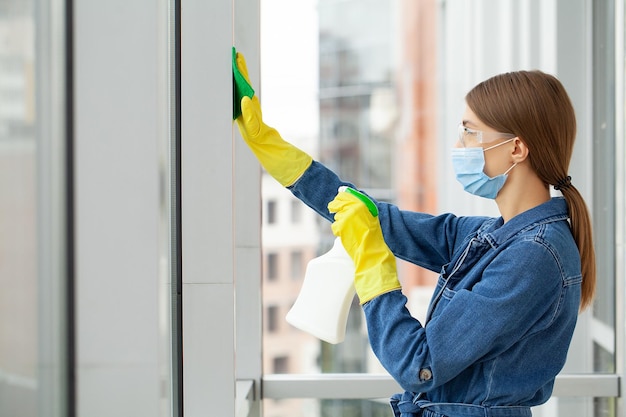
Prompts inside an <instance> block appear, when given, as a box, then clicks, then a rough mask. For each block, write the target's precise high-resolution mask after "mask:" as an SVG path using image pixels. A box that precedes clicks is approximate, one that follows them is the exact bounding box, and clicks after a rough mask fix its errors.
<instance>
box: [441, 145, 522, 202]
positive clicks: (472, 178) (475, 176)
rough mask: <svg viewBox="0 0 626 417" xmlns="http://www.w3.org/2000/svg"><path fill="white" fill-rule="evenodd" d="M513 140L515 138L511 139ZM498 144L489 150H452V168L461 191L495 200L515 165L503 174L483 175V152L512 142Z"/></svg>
mask: <svg viewBox="0 0 626 417" xmlns="http://www.w3.org/2000/svg"><path fill="white" fill-rule="evenodd" d="M513 139H515V138H513ZM513 139H509V140H507V141H506V142H502V143H498V144H497V145H494V146H491V147H489V148H481V147H472V148H453V149H452V166H453V167H454V172H455V174H456V179H457V180H458V181H459V182H460V183H461V184H462V185H463V189H464V190H465V191H467V192H468V193H470V194H474V195H477V196H479V197H485V198H496V196H497V195H498V192H499V191H500V189H501V188H502V186H504V182H505V181H506V178H507V174H508V173H509V171H510V170H512V169H513V167H515V165H517V164H513V166H511V168H509V169H507V170H506V172H504V173H503V174H500V175H497V176H495V177H493V178H492V177H489V176H488V175H487V174H485V172H484V169H485V152H486V151H488V150H489V149H493V148H496V147H498V146H500V145H504V144H505V143H508V142H510V141H512V140H513Z"/></svg>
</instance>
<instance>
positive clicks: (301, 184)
mask: <svg viewBox="0 0 626 417" xmlns="http://www.w3.org/2000/svg"><path fill="white" fill-rule="evenodd" d="M341 185H349V186H352V185H351V184H349V183H345V182H342V181H341V180H340V179H339V178H338V177H337V176H336V175H335V174H334V173H333V172H332V171H330V170H328V169H327V168H326V167H324V166H323V165H322V164H320V163H318V162H315V161H314V162H313V164H312V165H311V167H310V168H308V169H307V171H306V172H305V173H304V174H303V175H302V177H301V178H300V179H299V180H298V181H297V182H296V183H295V184H294V185H292V186H291V187H289V188H290V189H291V191H292V193H293V194H294V195H295V196H296V197H298V198H299V199H301V200H302V201H303V202H304V203H305V204H307V205H308V206H309V207H311V208H313V209H314V210H315V211H316V212H317V213H319V214H320V215H322V216H323V217H324V218H326V219H328V220H330V221H332V220H333V215H332V214H331V213H329V212H328V208H327V204H328V203H329V202H330V201H331V200H332V199H333V198H334V197H335V195H336V194H337V189H338V187H339V186H341ZM376 204H377V206H378V209H379V218H380V224H381V227H382V231H383V235H384V238H385V242H386V243H387V245H388V246H389V248H390V249H391V251H392V252H393V253H394V255H395V256H396V257H397V258H400V259H403V260H405V261H408V262H411V263H414V264H417V265H420V266H422V267H424V268H426V269H429V270H432V271H435V272H439V273H440V275H439V279H438V282H437V286H436V288H435V291H434V294H433V297H432V299H431V302H430V305H429V312H428V318H427V320H426V323H420V322H419V321H418V320H416V319H414V318H413V317H412V316H411V315H410V314H409V311H408V310H407V308H406V306H405V305H406V302H407V299H406V298H405V296H404V295H403V294H402V292H401V291H399V290H398V291H392V292H389V293H385V294H382V295H379V296H378V297H376V298H374V299H373V300H371V301H369V302H368V303H366V304H365V305H364V306H363V310H364V312H365V317H366V321H367V328H368V332H369V339H370V344H371V346H372V349H373V351H374V353H375V354H376V356H377V357H378V359H379V360H380V362H381V364H382V365H383V366H384V367H385V369H386V370H387V371H388V372H389V374H390V375H391V376H392V377H393V378H394V379H395V380H396V381H397V382H398V383H399V384H400V386H401V387H402V388H403V389H404V390H406V392H405V393H404V394H400V395H397V396H394V397H393V398H392V408H394V412H395V413H396V416H403V417H404V416H414V415H424V416H427V415H428V416H444V415H446V416H474V415H481V416H482V415H486V416H487V415H491V416H529V415H530V409H529V407H531V406H535V405H539V404H542V403H544V402H545V401H546V400H548V398H549V397H550V395H551V393H552V388H553V385H554V379H555V376H556V375H557V374H558V373H559V371H560V370H561V369H562V367H563V365H564V363H565V359H566V355H567V350H568V347H569V344H570V341H571V338H572V334H573V332H574V327H575V325H576V320H577V317H578V311H579V303H580V284H581V281H582V275H581V270H580V256H579V252H578V249H577V247H576V244H575V242H574V239H573V237H572V234H571V231H570V228H569V223H568V221H567V219H568V213H567V204H566V202H565V200H564V199H563V198H552V199H551V200H550V201H548V202H546V203H544V204H542V205H540V206H537V207H535V208H532V209H530V210H528V211H526V212H524V213H521V214H519V215H518V216H516V217H514V218H512V219H510V220H509V221H508V222H506V223H504V222H503V220H502V218H489V217H457V216H454V215H452V214H443V215H439V216H433V215H429V214H424V213H416V212H407V211H401V210H399V209H398V207H396V206H394V205H391V204H387V203H382V202H376Z"/></svg>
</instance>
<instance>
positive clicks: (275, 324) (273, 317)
mask: <svg viewBox="0 0 626 417" xmlns="http://www.w3.org/2000/svg"><path fill="white" fill-rule="evenodd" d="M278 312H279V308H278V307H277V306H269V307H267V309H266V317H265V319H266V323H267V324H266V326H265V328H266V329H267V331H268V332H270V333H273V332H275V331H277V330H278V328H279V320H280V319H282V318H279V317H278Z"/></svg>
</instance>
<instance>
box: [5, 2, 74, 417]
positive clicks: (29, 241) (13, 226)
mask: <svg viewBox="0 0 626 417" xmlns="http://www.w3.org/2000/svg"><path fill="white" fill-rule="evenodd" d="M65 11H66V4H65V2H63V1H57V2H53V4H48V2H44V3H42V4H39V3H38V2H34V1H31V0H8V1H2V2H0V190H1V191H0V287H1V288H2V291H0V352H1V353H0V397H1V399H0V415H3V416H4V415H7V416H8V415H21V416H29V417H35V416H40V417H43V416H51V417H61V416H67V415H69V413H70V412H71V411H70V410H71V409H72V407H73V404H72V403H71V398H72V394H73V385H72V383H71V381H70V378H69V372H70V367H71V363H70V360H68V357H69V354H68V352H69V351H70V348H71V345H72V338H71V336H72V335H71V333H70V331H69V329H71V327H72V326H71V322H70V320H71V316H70V314H68V308H67V306H68V305H71V304H70V303H71V299H69V289H70V284H69V278H68V277H69V274H70V272H69V270H68V267H69V266H68V262H67V261H68V259H70V256H69V254H68V253H69V251H70V249H69V246H70V245H71V241H70V240H71V239H72V236H70V235H69V234H68V233H67V232H68V225H69V224H70V222H71V219H69V218H68V217H69V216H68V215H67V204H68V190H67V187H66V185H67V184H68V182H67V179H68V177H69V175H70V172H69V166H70V164H69V163H68V160H67V158H68V132H67V130H66V129H65V123H64V122H65V120H66V117H67V112H68V108H67V102H66V96H65V94H66V92H67V91H71V89H70V86H69V85H68V79H67V78H66V77H67V71H66V67H65V62H66V61H65V59H66V50H65V35H66V31H67V28H68V27H69V25H68V26H66V25H65V22H64V19H63V16H64V15H65ZM52 16H54V17H55V18H56V19H53V18H52ZM50 51H54V53H51V52H50Z"/></svg>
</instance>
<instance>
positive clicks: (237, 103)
mask: <svg viewBox="0 0 626 417" xmlns="http://www.w3.org/2000/svg"><path fill="white" fill-rule="evenodd" d="M244 96H248V97H250V98H252V96H254V89H253V88H252V86H251V85H250V83H249V82H248V81H247V80H246V77H244V76H243V74H242V73H241V72H240V71H239V68H237V50H236V49H235V47H234V46H233V120H235V119H236V118H238V117H239V116H240V115H241V99H242V98H243V97H244Z"/></svg>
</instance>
